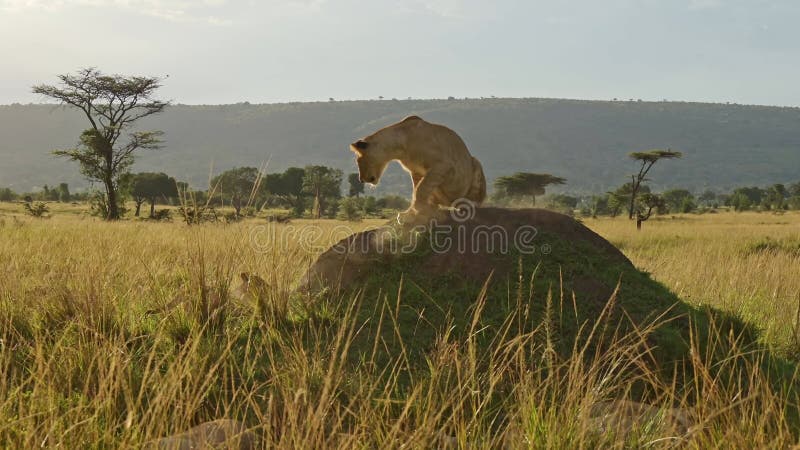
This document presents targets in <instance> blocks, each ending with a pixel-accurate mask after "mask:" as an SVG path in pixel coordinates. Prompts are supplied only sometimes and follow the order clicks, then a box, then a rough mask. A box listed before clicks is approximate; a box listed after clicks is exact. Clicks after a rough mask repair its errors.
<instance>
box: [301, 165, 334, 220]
mask: <svg viewBox="0 0 800 450" xmlns="http://www.w3.org/2000/svg"><path fill="white" fill-rule="evenodd" d="M304 170H305V177H304V178H303V191H304V192H306V193H308V194H310V195H311V196H313V197H314V212H315V214H316V217H317V219H319V218H320V217H322V211H324V210H325V209H327V208H326V207H327V205H328V200H329V199H334V200H338V199H339V197H341V196H342V193H341V185H342V177H343V175H344V174H343V173H342V171H341V170H340V169H334V168H331V167H326V166H306V168H305V169H304Z"/></svg>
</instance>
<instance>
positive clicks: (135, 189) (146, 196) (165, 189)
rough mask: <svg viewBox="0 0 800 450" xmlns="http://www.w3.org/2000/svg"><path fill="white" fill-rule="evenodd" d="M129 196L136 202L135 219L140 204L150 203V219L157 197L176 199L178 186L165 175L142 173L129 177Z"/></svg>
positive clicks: (152, 215)
mask: <svg viewBox="0 0 800 450" xmlns="http://www.w3.org/2000/svg"><path fill="white" fill-rule="evenodd" d="M130 190H131V195H132V196H133V200H134V201H135V202H136V213H135V214H134V215H135V216H136V217H139V210H140V209H141V206H142V203H144V202H145V201H148V202H150V217H151V218H152V217H154V216H155V212H156V199H158V198H159V197H163V198H168V197H177V196H178V185H177V183H176V182H175V179H174V178H172V177H170V176H169V175H167V174H165V173H151V172H142V173H137V174H134V175H133V176H132V177H131V187H130Z"/></svg>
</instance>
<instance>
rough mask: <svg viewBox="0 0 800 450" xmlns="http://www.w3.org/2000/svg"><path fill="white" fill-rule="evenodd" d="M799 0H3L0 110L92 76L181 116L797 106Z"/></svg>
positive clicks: (0, 1)
mask: <svg viewBox="0 0 800 450" xmlns="http://www.w3.org/2000/svg"><path fill="white" fill-rule="evenodd" d="M798 23H800V1H798V0H602V1H600V0H591V1H566V0H564V1H539V0H259V1H255V0H194V1H187V0H0V104H8V103H12V102H19V103H29V102H42V101H43V100H44V99H43V98H41V97H39V96H36V95H34V94H32V93H31V92H30V87H31V86H32V85H34V84H39V83H53V82H55V81H56V77H57V75H58V74H61V73H67V72H74V71H75V70H77V69H79V68H82V67H96V68H98V69H100V70H101V71H104V72H107V73H119V74H126V75H128V74H130V75H133V74H136V75H148V76H160V77H166V79H165V80H164V86H163V88H162V89H161V91H160V94H161V96H162V98H165V99H170V100H172V101H174V102H176V103H184V104H219V103H237V102H244V101H248V102H251V103H274V102H290V101H319V100H322V101H327V100H328V99H329V98H335V99H337V100H346V99H376V98H379V97H384V98H387V99H388V98H399V99H404V98H408V97H412V98H445V97H449V96H454V97H470V98H476V97H489V96H497V97H557V98H581V99H612V98H620V99H629V98H634V99H642V100H662V99H667V100H682V101H703V102H706V101H708V102H731V103H745V104H766V105H787V106H800V26H797V24H798Z"/></svg>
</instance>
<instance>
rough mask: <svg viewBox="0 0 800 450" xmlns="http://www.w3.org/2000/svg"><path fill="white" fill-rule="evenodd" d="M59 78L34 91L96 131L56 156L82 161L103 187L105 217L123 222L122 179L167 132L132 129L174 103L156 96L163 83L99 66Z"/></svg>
mask: <svg viewBox="0 0 800 450" xmlns="http://www.w3.org/2000/svg"><path fill="white" fill-rule="evenodd" d="M58 79H59V83H58V84H57V85H48V84H40V85H36V86H34V87H33V92H34V93H35V94H41V95H43V96H45V97H49V98H51V99H54V100H57V101H58V102H60V103H61V104H63V105H68V106H71V107H74V108H77V109H79V110H80V111H82V112H83V114H84V115H85V116H86V119H88V121H89V124H90V125H91V128H89V129H87V130H85V131H84V132H83V133H82V134H81V137H80V145H79V147H78V148H74V149H68V150H56V151H55V152H54V153H55V154H56V155H57V156H62V157H65V158H68V159H70V160H72V161H75V162H77V163H78V164H80V167H81V172H82V173H83V174H84V175H85V176H86V177H87V178H89V179H90V180H94V181H100V182H102V183H103V186H104V187H105V198H104V200H105V204H106V208H105V218H106V220H117V219H119V217H120V208H119V204H118V202H119V198H118V185H119V179H120V176H121V175H123V174H124V173H126V172H127V171H128V169H129V168H130V167H131V165H132V164H133V161H134V157H133V154H134V152H135V151H136V150H139V149H150V150H153V149H158V148H160V144H161V139H160V137H161V135H162V132H160V131H131V128H132V127H133V125H134V124H135V123H136V122H137V121H138V120H139V119H142V118H144V117H147V116H150V115H153V114H157V113H159V112H161V111H163V110H164V108H166V107H167V105H169V102H166V101H162V100H156V99H154V98H153V96H154V95H155V92H156V90H158V88H159V87H161V79H160V78H156V77H142V76H122V75H105V74H103V73H102V72H100V71H99V70H97V69H94V68H86V69H82V70H79V71H78V72H77V73H76V74H74V75H72V74H64V75H59V76H58ZM123 137H124V139H123Z"/></svg>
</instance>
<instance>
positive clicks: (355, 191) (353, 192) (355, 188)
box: [347, 173, 364, 197]
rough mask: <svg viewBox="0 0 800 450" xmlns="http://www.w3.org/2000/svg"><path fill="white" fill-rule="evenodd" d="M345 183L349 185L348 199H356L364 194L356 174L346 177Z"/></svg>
mask: <svg viewBox="0 0 800 450" xmlns="http://www.w3.org/2000/svg"><path fill="white" fill-rule="evenodd" d="M347 182H348V183H349V184H350V190H349V191H348V195H347V196H348V197H358V196H359V195H361V194H363V193H364V183H362V182H361V177H360V176H359V175H358V174H357V173H351V174H350V175H348V176H347Z"/></svg>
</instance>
